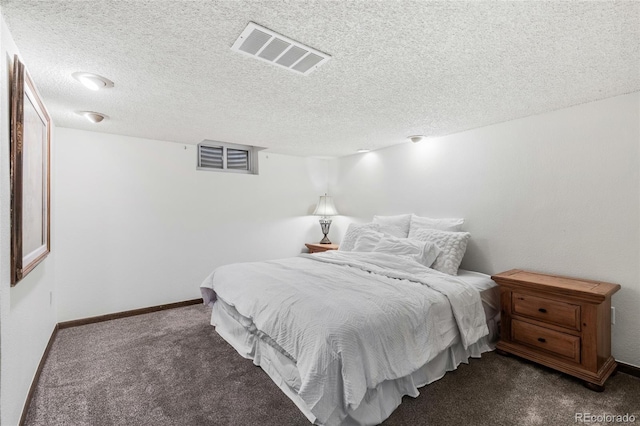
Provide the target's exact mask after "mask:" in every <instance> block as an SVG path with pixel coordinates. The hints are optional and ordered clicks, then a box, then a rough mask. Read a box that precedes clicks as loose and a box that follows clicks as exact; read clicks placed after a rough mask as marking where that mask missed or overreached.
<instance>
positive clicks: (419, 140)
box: [407, 135, 427, 143]
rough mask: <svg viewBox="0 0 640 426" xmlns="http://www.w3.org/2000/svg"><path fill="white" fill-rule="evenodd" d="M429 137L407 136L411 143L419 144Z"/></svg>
mask: <svg viewBox="0 0 640 426" xmlns="http://www.w3.org/2000/svg"><path fill="white" fill-rule="evenodd" d="M426 138H427V137H426V136H425V135H413V136H407V139H409V140H410V141H411V142H413V143H418V142H422V141H423V140H425V139H426Z"/></svg>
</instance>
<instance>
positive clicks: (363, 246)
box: [351, 228, 384, 251]
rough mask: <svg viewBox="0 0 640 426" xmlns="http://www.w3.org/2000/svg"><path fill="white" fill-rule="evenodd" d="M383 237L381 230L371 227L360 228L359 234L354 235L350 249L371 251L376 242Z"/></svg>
mask: <svg viewBox="0 0 640 426" xmlns="http://www.w3.org/2000/svg"><path fill="white" fill-rule="evenodd" d="M383 237H384V234H383V233H382V232H377V231H374V230H373V229H368V228H367V229H362V230H361V231H360V235H358V236H357V237H356V240H355V242H354V243H353V248H352V249H351V251H373V249H374V248H375V246H376V244H378V242H380V240H381V239H382V238H383Z"/></svg>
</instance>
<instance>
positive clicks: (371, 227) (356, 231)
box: [338, 223, 380, 251]
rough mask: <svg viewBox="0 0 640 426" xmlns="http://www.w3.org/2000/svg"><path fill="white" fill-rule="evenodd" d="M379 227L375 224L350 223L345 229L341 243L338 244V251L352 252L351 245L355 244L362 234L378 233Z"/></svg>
mask: <svg viewBox="0 0 640 426" xmlns="http://www.w3.org/2000/svg"><path fill="white" fill-rule="evenodd" d="M379 230H380V225H378V224H377V223H350V224H349V226H348V227H347V231H346V232H345V233H344V237H342V241H341V242H340V247H339V248H338V250H339V251H352V250H353V245H354V244H355V242H356V239H357V238H358V236H359V235H360V234H361V233H362V232H367V231H376V232H377V231H379Z"/></svg>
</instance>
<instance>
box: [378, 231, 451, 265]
mask: <svg viewBox="0 0 640 426" xmlns="http://www.w3.org/2000/svg"><path fill="white" fill-rule="evenodd" d="M373 251H375V252H379V253H388V254H395V255H398V256H410V257H411V258H413V259H414V260H416V261H417V262H418V263H421V264H422V265H424V266H426V267H430V266H431V265H432V264H433V262H434V261H435V260H436V258H437V257H438V255H439V254H440V253H441V250H440V249H439V248H438V247H437V246H436V245H435V244H434V243H432V242H430V241H418V240H411V239H409V238H396V237H391V236H385V237H383V238H382V239H381V240H380V241H379V242H378V244H376V246H375V247H374V248H373Z"/></svg>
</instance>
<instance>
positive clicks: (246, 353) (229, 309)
mask: <svg viewBox="0 0 640 426" xmlns="http://www.w3.org/2000/svg"><path fill="white" fill-rule="evenodd" d="M458 278H460V279H462V280H463V281H465V282H467V283H469V284H470V285H472V286H473V287H474V288H476V289H477V290H478V291H479V292H480V295H481V300H482V305H483V308H484V311H485V317H486V320H487V325H488V328H489V335H488V336H485V337H483V338H481V339H480V340H479V341H478V342H476V343H474V344H472V345H470V346H469V347H468V348H467V349H465V347H464V345H463V344H462V342H461V339H460V338H459V337H458V338H456V339H454V340H453V343H452V344H451V345H450V346H449V347H448V348H447V349H445V350H444V351H442V352H441V353H439V354H438V355H437V356H436V357H435V358H433V359H431V360H430V361H429V362H428V363H426V364H425V365H423V366H422V367H421V368H419V369H418V370H416V371H414V372H413V373H412V374H410V375H408V376H405V377H401V378H399V379H395V380H387V381H385V382H383V383H381V384H379V385H378V386H377V387H376V388H375V389H369V390H368V391H367V394H366V396H365V398H364V400H363V402H362V403H361V404H360V406H358V407H357V408H356V409H355V410H350V411H349V412H348V415H347V417H346V418H345V419H343V420H342V421H341V424H343V425H369V424H379V423H381V422H382V421H383V420H384V419H386V418H387V417H388V416H389V415H390V414H391V413H392V412H393V410H395V408H397V406H398V405H400V403H401V401H402V397H403V396H404V395H409V396H412V397H417V396H418V395H419V391H418V388H419V387H422V386H425V385H427V384H429V383H432V382H434V381H436V380H438V379H440V378H442V377H443V376H444V375H445V373H446V372H447V371H452V370H455V369H456V368H457V366H458V365H459V364H460V363H462V362H465V363H467V362H468V360H469V358H471V357H480V354H481V353H483V352H486V351H490V350H492V349H493V342H494V341H495V340H496V339H497V331H498V327H497V325H498V320H499V309H498V307H499V293H498V292H497V286H496V285H495V283H494V282H493V281H492V280H491V278H490V277H489V276H488V275H486V274H481V273H478V272H471V271H465V270H460V271H459V276H458ZM211 324H212V325H214V326H215V327H216V331H217V332H218V334H220V335H221V336H222V337H223V338H224V339H225V340H226V341H227V342H229V343H230V344H231V345H232V346H233V347H234V348H235V349H236V351H238V353H240V354H241V355H242V356H243V357H245V358H247V359H252V360H253V363H254V364H255V365H257V366H260V367H261V368H262V369H263V370H264V371H265V372H266V373H267V374H268V375H269V377H270V378H271V379H272V380H273V382H274V383H275V384H276V385H277V386H278V387H279V388H280V389H281V390H282V391H283V392H284V393H285V395H287V396H288V397H289V398H290V399H291V400H292V401H293V402H294V403H295V404H296V406H297V407H298V409H300V411H301V412H302V413H304V415H305V416H306V417H307V419H308V420H309V421H310V422H311V423H316V422H317V419H316V417H315V416H314V415H313V413H311V411H310V410H309V408H308V407H307V406H306V404H305V402H304V401H303V400H302V398H300V396H298V394H297V391H296V389H300V380H301V379H300V375H299V374H298V369H297V367H296V363H295V361H294V360H293V359H292V358H291V357H290V356H289V355H288V354H287V353H286V352H285V351H284V350H282V349H281V348H279V347H278V345H277V344H274V342H273V341H270V339H269V338H268V336H263V335H260V334H259V333H256V332H255V326H253V323H252V321H251V320H250V319H249V318H245V317H243V316H242V315H240V314H239V313H238V312H237V311H236V310H235V308H234V307H233V306H230V305H228V304H226V303H224V302H223V301H222V300H220V299H218V301H217V302H216V303H215V304H214V305H213V309H212V316H211ZM336 415H339V413H336Z"/></svg>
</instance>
